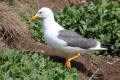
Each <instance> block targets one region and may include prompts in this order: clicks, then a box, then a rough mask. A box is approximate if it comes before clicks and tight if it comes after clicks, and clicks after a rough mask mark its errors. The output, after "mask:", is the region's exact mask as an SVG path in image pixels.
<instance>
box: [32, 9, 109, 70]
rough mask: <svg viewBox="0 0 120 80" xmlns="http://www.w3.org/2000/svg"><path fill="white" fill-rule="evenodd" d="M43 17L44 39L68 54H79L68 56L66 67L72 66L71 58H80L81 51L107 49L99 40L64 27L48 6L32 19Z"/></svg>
mask: <svg viewBox="0 0 120 80" xmlns="http://www.w3.org/2000/svg"><path fill="white" fill-rule="evenodd" d="M37 18H42V19H43V28H44V39H45V41H46V43H47V44H48V45H50V46H51V47H53V48H55V49H58V50H61V51H63V52H65V53H67V54H77V55H76V56H74V57H72V58H66V63H65V67H67V68H70V67H71V60H73V59H75V58H78V57H79V56H80V53H87V52H88V51H94V50H107V48H103V47H102V44H101V43H100V42H99V41H96V40H91V39H88V38H84V37H82V36H80V35H78V34H77V33H75V32H72V31H69V30H66V29H64V28H63V27H62V26H60V25H59V24H58V23H57V22H56V21H55V19H54V14H53V12H52V10H51V9H49V8H47V7H43V8H41V9H40V10H39V11H38V12H37V14H36V15H35V16H34V17H32V18H31V21H33V20H35V19H37Z"/></svg>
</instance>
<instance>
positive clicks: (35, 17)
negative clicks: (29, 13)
mask: <svg viewBox="0 0 120 80" xmlns="http://www.w3.org/2000/svg"><path fill="white" fill-rule="evenodd" d="M37 18H38V16H33V17H32V18H31V19H30V20H31V22H32V21H34V20H35V19H37Z"/></svg>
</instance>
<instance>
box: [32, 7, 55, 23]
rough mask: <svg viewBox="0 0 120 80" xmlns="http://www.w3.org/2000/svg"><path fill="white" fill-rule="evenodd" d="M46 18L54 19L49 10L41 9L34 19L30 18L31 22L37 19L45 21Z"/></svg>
mask: <svg viewBox="0 0 120 80" xmlns="http://www.w3.org/2000/svg"><path fill="white" fill-rule="evenodd" d="M48 17H50V18H52V17H54V15H53V12H52V10H51V9H50V8H47V7H43V8H41V9H39V11H38V12H37V14H36V15H35V16H34V17H32V18H31V21H33V20H35V19H37V18H42V19H45V18H48Z"/></svg>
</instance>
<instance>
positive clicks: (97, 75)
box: [50, 56, 104, 80]
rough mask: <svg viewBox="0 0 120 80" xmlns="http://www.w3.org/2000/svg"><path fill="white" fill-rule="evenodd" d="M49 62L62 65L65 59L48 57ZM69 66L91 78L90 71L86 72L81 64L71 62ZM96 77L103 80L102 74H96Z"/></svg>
mask: <svg viewBox="0 0 120 80" xmlns="http://www.w3.org/2000/svg"><path fill="white" fill-rule="evenodd" d="M50 60H52V61H54V62H59V63H62V64H63V65H64V64H65V61H66V59H65V58H63V57H59V56H50ZM71 66H72V67H75V68H76V69H77V70H78V71H80V72H82V73H86V75H87V76H88V77H91V76H92V75H93V74H94V73H92V72H91V71H90V70H88V69H87V68H86V67H85V66H84V65H83V64H82V63H81V62H77V61H72V62H71ZM96 77H99V78H100V80H103V78H104V76H103V74H96Z"/></svg>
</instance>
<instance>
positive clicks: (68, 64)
mask: <svg viewBox="0 0 120 80" xmlns="http://www.w3.org/2000/svg"><path fill="white" fill-rule="evenodd" d="M78 57H80V53H77V55H76V56H74V57H71V58H68V57H66V63H65V67H67V68H68V69H69V68H71V61H72V60H73V59H76V58H78Z"/></svg>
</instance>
